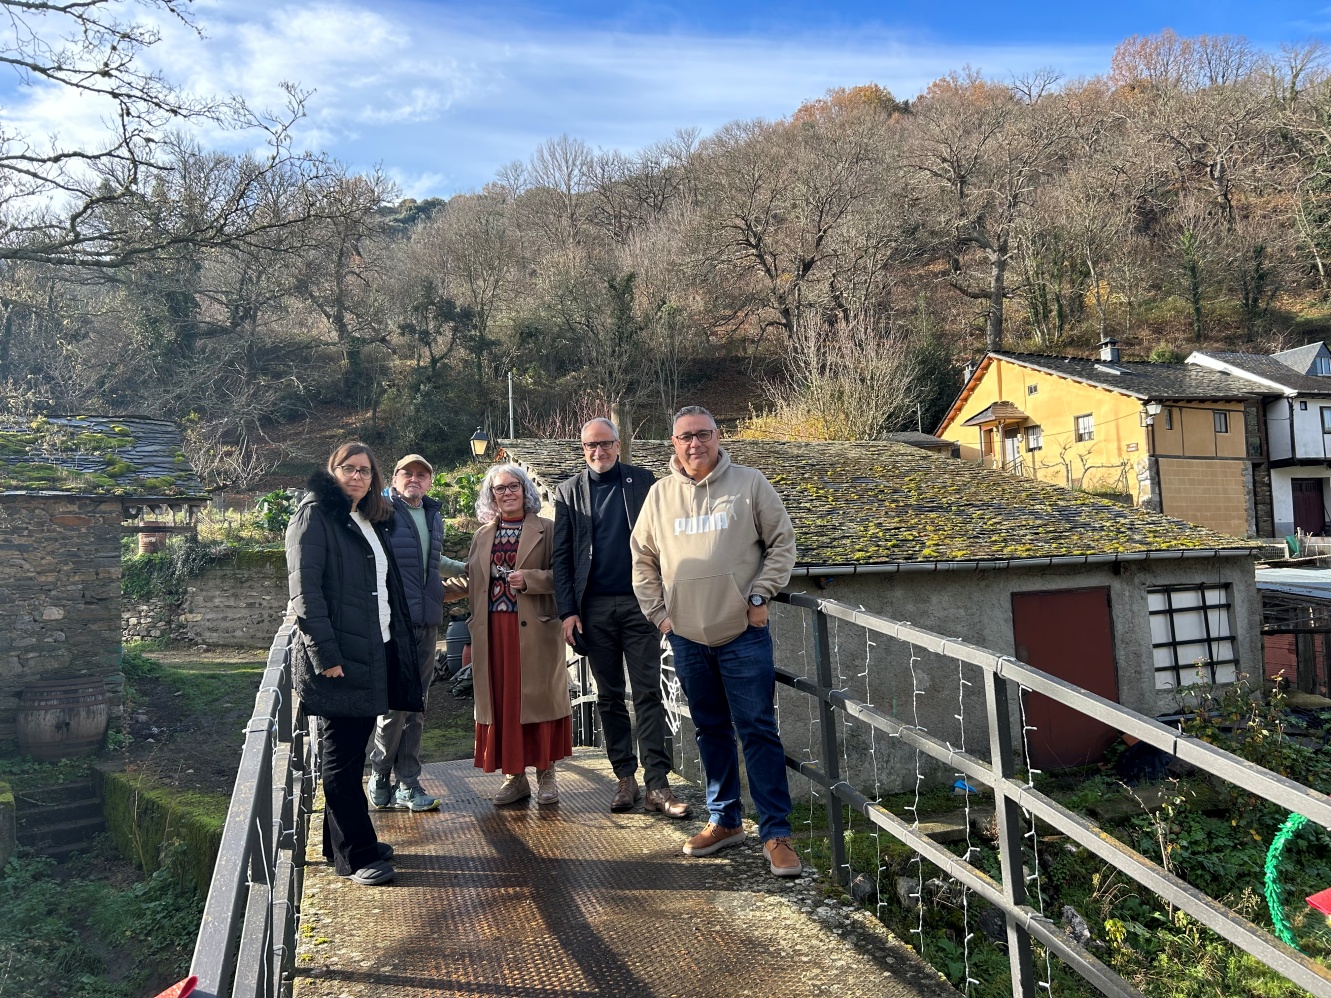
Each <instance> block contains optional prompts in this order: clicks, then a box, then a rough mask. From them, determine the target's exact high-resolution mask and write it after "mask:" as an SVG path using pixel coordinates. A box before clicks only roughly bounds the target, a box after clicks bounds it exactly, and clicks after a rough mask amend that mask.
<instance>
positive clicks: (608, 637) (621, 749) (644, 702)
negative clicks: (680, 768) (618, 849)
mask: <svg viewBox="0 0 1331 998" xmlns="http://www.w3.org/2000/svg"><path fill="white" fill-rule="evenodd" d="M579 616H580V617H581V619H582V631H583V636H584V638H585V639H586V642H587V660H588V662H589V663H590V665H591V667H592V675H593V676H594V677H595V678H596V707H597V711H598V712H599V713H600V715H601V732H602V736H603V737H604V739H605V752H606V755H607V756H608V757H609V759H610V765H611V767H612V768H613V769H614V771H615V776H617V777H619V778H620V779H623V778H624V777H626V776H632V775H634V774H635V773H636V772H637V770H638V756H637V755H635V754H634V752H633V722H632V721H631V720H630V719H629V711H628V707H627V706H626V705H625V703H624V700H625V697H626V695H627V691H626V689H625V685H624V674H625V665H626V664H627V667H628V669H627V671H628V679H629V682H630V683H631V684H632V689H633V714H634V716H635V717H636V718H637V722H638V753H639V755H641V757H642V770H643V782H644V783H645V784H646V786H647V789H648V790H660V789H663V788H664V787H668V786H669V785H670V782H669V779H668V777H669V773H670V762H671V760H670V756H669V755H668V754H667V753H666V747H665V739H666V730H667V729H666V714H665V705H664V704H663V703H662V700H661V635H660V632H658V631H657V629H656V628H655V627H654V626H653V625H652V622H651V621H650V620H648V619H647V618H646V617H645V616H643V613H642V610H641V609H640V608H639V606H638V601H637V599H636V598H635V597H633V596H631V595H629V596H591V597H588V598H587V599H586V600H585V601H584V603H583V613H582V614H580V615H579Z"/></svg>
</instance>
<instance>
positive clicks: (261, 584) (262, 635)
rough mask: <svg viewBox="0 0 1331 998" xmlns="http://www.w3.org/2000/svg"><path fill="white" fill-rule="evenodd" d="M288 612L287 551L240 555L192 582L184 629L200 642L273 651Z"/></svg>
mask: <svg viewBox="0 0 1331 998" xmlns="http://www.w3.org/2000/svg"><path fill="white" fill-rule="evenodd" d="M286 609H287V563H286V556H285V555H284V554H283V552H281V551H243V552H237V553H236V554H234V555H230V556H228V557H226V558H223V559H222V560H221V561H218V562H217V563H216V564H214V565H213V566H212V567H211V568H209V569H207V570H206V571H204V572H202V573H200V574H199V575H197V576H195V577H194V578H193V579H191V580H190V585H189V587H188V589H187V590H186V595H185V605H184V607H183V611H182V613H181V615H180V629H181V630H182V631H183V633H184V636H185V637H186V638H188V639H189V640H191V641H195V642H197V643H199V644H204V645H228V646H231V647H239V648H267V647H268V646H269V645H271V644H272V643H273V635H274V634H275V633H277V629H278V628H279V627H281V626H282V616H283V614H285V613H286Z"/></svg>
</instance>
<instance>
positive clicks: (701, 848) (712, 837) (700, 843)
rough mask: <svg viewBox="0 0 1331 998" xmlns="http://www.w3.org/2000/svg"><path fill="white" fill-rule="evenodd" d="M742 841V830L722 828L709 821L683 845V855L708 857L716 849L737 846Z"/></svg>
mask: <svg viewBox="0 0 1331 998" xmlns="http://www.w3.org/2000/svg"><path fill="white" fill-rule="evenodd" d="M743 841H744V829H743V828H722V827H721V826H720V825H713V824H712V823H711V822H710V821H709V822H708V823H707V827H706V828H704V829H703V830H702V831H701V832H699V833H698V834H697V835H695V836H693V838H691V839H689V840H688V841H687V842H685V843H684V855H685V856H710V855H711V854H712V853H714V852H716V851H717V850H718V849H724V848H725V847H726V846H737V845H739V844H740V843H741V842H743Z"/></svg>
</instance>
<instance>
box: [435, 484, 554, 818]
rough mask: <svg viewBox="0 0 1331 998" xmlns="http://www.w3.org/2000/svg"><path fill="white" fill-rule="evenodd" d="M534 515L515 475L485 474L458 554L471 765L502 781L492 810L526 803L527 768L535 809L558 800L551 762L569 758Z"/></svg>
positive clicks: (540, 528)
mask: <svg viewBox="0 0 1331 998" xmlns="http://www.w3.org/2000/svg"><path fill="white" fill-rule="evenodd" d="M540 508H541V500H540V497H539V496H538V495H537V492H536V488H535V486H533V485H532V483H531V480H530V479H528V478H527V476H526V474H524V473H523V471H522V469H520V468H518V467H517V466H516V465H511V464H503V465H495V466H493V467H492V468H490V470H489V471H488V472H487V473H486V475H485V481H484V482H483V483H482V485H481V490H480V494H479V496H478V498H477V500H476V518H477V519H478V520H480V521H481V524H482V526H481V528H480V529H479V530H477V531H476V534H475V536H474V537H473V538H472V541H471V552H470V553H469V554H468V555H467V579H468V582H467V595H468V596H469V597H470V598H471V619H470V620H469V621H468V625H469V627H470V628H471V654H472V662H471V668H472V681H473V685H474V689H475V695H476V755H475V764H476V766H477V767H478V768H480V769H483V770H485V772H487V773H493V772H494V771H495V770H496V769H498V770H500V771H501V772H503V774H504V783H503V786H501V787H500V789H499V791H498V793H496V794H495V796H494V802H495V803H496V804H513V803H516V802H517V801H520V800H525V799H526V798H528V797H530V796H531V785H530V784H529V783H528V781H527V772H526V770H527V767H528V766H533V767H535V769H536V802H537V803H538V804H554V803H555V802H556V801H558V800H559V788H558V786H557V785H556V783H555V761H556V760H558V759H563V758H564V757H566V756H569V755H571V754H572V753H573V724H572V719H571V713H572V711H571V708H570V701H569V695H568V672H567V668H566V666H565V664H564V643H563V636H562V634H561V629H560V621H559V614H558V613H557V612H556V609H555V597H554V572H553V570H552V569H551V554H552V551H553V549H554V523H553V522H552V521H550V520H547V519H545V518H544V517H542V516H537V515H536V514H537V511H538V510H539V509H540ZM457 595H461V593H460V592H458V593H457Z"/></svg>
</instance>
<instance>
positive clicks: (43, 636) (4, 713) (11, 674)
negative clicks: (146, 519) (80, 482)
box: [0, 495, 124, 743]
mask: <svg viewBox="0 0 1331 998" xmlns="http://www.w3.org/2000/svg"><path fill="white" fill-rule="evenodd" d="M120 524H121V504H120V500H119V499H90V498H79V497H76V496H34V495H0V743H4V742H12V741H13V740H14V738H15V727H14V721H15V715H16V714H17V712H18V697H19V694H20V693H21V692H22V691H23V689H24V688H25V687H27V686H28V685H30V684H32V683H34V682H37V681H39V680H43V679H62V678H73V677H77V676H86V675H100V676H104V677H105V678H106V680H107V686H108V689H109V690H110V693H111V715H112V719H113V720H112V724H113V725H114V723H115V721H114V719H115V718H116V717H118V716H119V715H120V712H121V692H122V690H123V685H124V683H123V677H122V676H121V675H120V672H119V663H120V629H119V627H118V626H117V620H116V615H117V614H118V613H119V611H120V535H121V530H120Z"/></svg>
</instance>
